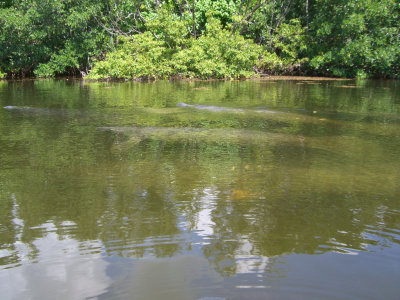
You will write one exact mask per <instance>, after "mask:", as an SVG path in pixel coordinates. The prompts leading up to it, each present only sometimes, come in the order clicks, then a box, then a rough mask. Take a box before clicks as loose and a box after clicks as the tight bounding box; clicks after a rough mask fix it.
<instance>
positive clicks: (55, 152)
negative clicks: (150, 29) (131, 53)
mask: <svg viewBox="0 0 400 300" xmlns="http://www.w3.org/2000/svg"><path fill="white" fill-rule="evenodd" d="M182 103H184V104H185V105H182ZM0 105H1V109H0V294H1V295H2V296H1V298H2V299H398V295H399V294H400V287H399V285H398V282H399V279H400V114H399V112H400V84H399V82H397V81H329V80H321V81H309V80H300V79H298V80H255V81H244V82H239V81H232V82H164V81H158V82H152V83H135V82H126V83H104V82H103V83H98V82H97V83H96V82H83V81H74V80H37V81H20V82H17V81H15V82H5V81H0Z"/></svg>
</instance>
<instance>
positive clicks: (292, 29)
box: [258, 19, 308, 72]
mask: <svg viewBox="0 0 400 300" xmlns="http://www.w3.org/2000/svg"><path fill="white" fill-rule="evenodd" d="M306 49H307V46H306V35H305V29H304V27H302V26H301V23H300V20H298V19H292V20H290V21H289V23H283V24H281V25H280V26H279V28H278V29H277V30H276V31H275V34H274V36H272V38H271V41H270V43H269V46H268V47H267V50H266V51H265V52H264V53H263V58H262V60H261V61H260V62H259V63H258V67H259V68H260V69H262V70H264V71H268V72H287V71H290V72H292V71H293V69H294V68H299V67H300V66H301V64H302V63H305V62H307V61H308V58H307V57H302V54H303V53H304V52H305V50H306Z"/></svg>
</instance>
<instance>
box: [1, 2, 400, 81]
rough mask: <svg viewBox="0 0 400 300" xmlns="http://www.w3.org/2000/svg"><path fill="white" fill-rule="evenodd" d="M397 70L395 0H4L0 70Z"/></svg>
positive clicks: (399, 39) (142, 74)
mask: <svg viewBox="0 0 400 300" xmlns="http://www.w3.org/2000/svg"><path fill="white" fill-rule="evenodd" d="M257 73H264V74H307V75H319V76H321V75H322V76H337V77H359V78H367V77H376V78H399V77H400V1H399V0H382V1H377V0H302V1H298V0H215V1H211V0H192V1H189V0H165V1H163V0H153V1H150V0H119V1H118V0H106V1H98V0H51V1H50V0H14V1H13V0H7V1H0V77H10V78H15V77H30V76H37V77H51V76H58V75H76V76H86V75H87V74H89V78H90V77H91V78H94V79H98V78H167V77H200V78H239V77H250V76H252V75H253V74H257Z"/></svg>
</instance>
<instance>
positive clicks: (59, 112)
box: [3, 105, 86, 117]
mask: <svg viewBox="0 0 400 300" xmlns="http://www.w3.org/2000/svg"><path fill="white" fill-rule="evenodd" d="M3 108H4V109H6V110H10V111H15V112H19V113H24V114H33V115H41V116H56V117H64V116H86V113H84V112H82V111H79V110H73V109H62V108H39V107H29V106H13V105H8V106H4V107H3Z"/></svg>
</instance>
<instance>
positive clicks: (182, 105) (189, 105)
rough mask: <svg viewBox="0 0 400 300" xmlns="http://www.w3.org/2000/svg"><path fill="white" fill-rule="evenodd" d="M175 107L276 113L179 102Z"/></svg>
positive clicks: (266, 111) (214, 110) (265, 111)
mask: <svg viewBox="0 0 400 300" xmlns="http://www.w3.org/2000/svg"><path fill="white" fill-rule="evenodd" d="M176 106H179V107H190V108H194V109H200V110H209V111H213V112H224V111H226V112H240V113H243V112H256V113H269V114H274V113H276V111H272V110H266V109H255V110H252V109H241V108H231V107H223V106H214V105H200V104H187V103H184V102H179V103H178V104H177V105H176Z"/></svg>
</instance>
